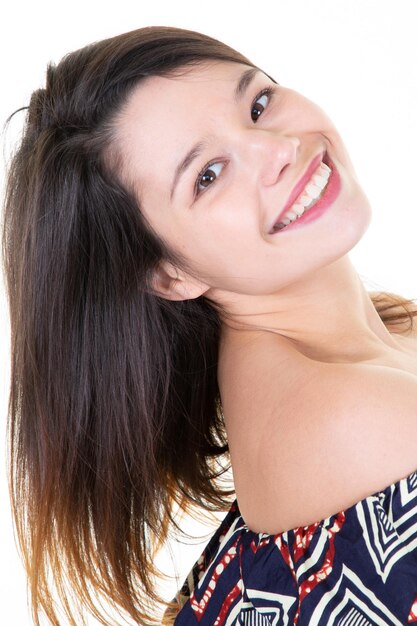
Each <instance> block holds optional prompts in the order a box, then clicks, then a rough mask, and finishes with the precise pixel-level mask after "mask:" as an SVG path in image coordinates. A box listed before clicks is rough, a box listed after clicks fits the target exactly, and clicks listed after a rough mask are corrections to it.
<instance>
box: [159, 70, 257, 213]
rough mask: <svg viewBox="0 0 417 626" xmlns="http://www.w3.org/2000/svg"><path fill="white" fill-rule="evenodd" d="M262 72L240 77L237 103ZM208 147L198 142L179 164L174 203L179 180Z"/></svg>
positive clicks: (236, 92)
mask: <svg viewBox="0 0 417 626" xmlns="http://www.w3.org/2000/svg"><path fill="white" fill-rule="evenodd" d="M260 71H261V70H260V69H258V68H257V67H251V68H250V69H248V70H245V71H244V72H243V74H241V75H240V78H239V80H238V82H237V85H236V87H235V91H234V99H235V102H239V101H240V100H242V98H243V97H244V95H245V93H246V91H247V90H248V87H249V85H250V84H251V82H252V81H253V79H254V78H255V76H256V74H257V73H258V72H260ZM206 147H207V141H198V142H197V143H196V144H194V145H193V147H192V148H191V150H189V151H188V152H187V154H186V155H185V156H184V158H183V159H182V160H181V161H180V162H179V163H178V165H177V167H176V168H175V172H174V177H173V180H172V185H171V193H170V199H171V201H172V198H173V195H174V192H175V189H176V186H177V184H178V181H179V179H180V178H181V176H182V175H183V174H184V172H185V171H186V170H187V169H188V168H189V167H190V165H191V163H192V162H193V161H195V159H196V158H197V157H199V156H200V154H201V153H202V152H203V150H204V149H205V148H206Z"/></svg>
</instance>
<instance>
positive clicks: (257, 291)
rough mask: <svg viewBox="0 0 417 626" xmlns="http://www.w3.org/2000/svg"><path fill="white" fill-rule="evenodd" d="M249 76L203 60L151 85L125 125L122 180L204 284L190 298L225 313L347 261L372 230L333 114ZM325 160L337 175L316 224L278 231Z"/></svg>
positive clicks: (136, 98)
mask: <svg viewBox="0 0 417 626" xmlns="http://www.w3.org/2000/svg"><path fill="white" fill-rule="evenodd" d="M248 69H249V70H251V68H248V66H246V65H242V64H238V63H229V62H227V63H226V62H206V63H204V64H201V65H199V66H197V67H194V68H192V69H187V70H185V71H184V72H183V73H182V74H181V75H179V76H172V77H169V78H162V77H151V78H149V79H146V80H145V81H144V82H143V83H141V84H140V85H139V86H138V87H137V88H136V90H135V91H134V92H133V94H132V95H131V97H130V99H129V101H128V103H127V106H126V107H125V109H124V111H123V114H122V116H121V118H120V121H119V123H118V144H119V149H121V151H122V156H123V162H124V174H125V176H126V177H127V178H128V180H129V181H131V182H133V185H134V187H135V189H136V191H137V194H138V198H139V200H140V206H141V210H142V211H143V213H144V214H145V215H146V217H147V219H148V220H149V221H150V223H151V224H152V226H153V227H154V228H155V230H156V231H157V233H158V234H159V235H160V236H162V237H163V238H164V239H165V240H166V241H167V242H168V243H169V244H170V245H171V246H172V247H173V248H174V249H175V250H177V251H179V252H180V253H182V254H183V255H184V256H185V257H186V258H187V259H188V260H189V261H190V263H191V266H192V267H193V269H194V270H195V272H196V274H197V275H198V277H199V279H200V281H201V282H200V283H199V287H197V286H196V285H194V288H193V289H194V290H193V289H191V288H190V291H189V297H196V296H198V295H200V294H201V293H204V292H206V295H210V296H211V297H213V298H214V299H216V294H217V299H218V300H222V301H223V303H225V302H227V301H228V299H229V300H230V298H231V297H235V295H236V294H248V295H259V296H260V295H269V294H275V293H278V292H279V290H280V289H282V288H283V287H285V286H287V285H289V284H290V283H294V282H296V281H299V280H302V279H304V278H306V277H307V276H308V275H309V274H310V273H311V272H312V271H315V270H317V269H319V268H320V267H322V266H324V265H326V264H329V263H331V262H333V261H335V260H337V259H338V258H340V257H341V256H342V255H344V254H346V253H347V252H348V251H349V250H350V249H351V248H352V247H353V246H354V245H355V244H356V243H357V241H358V240H359V239H360V238H361V236H362V235H363V233H364V232H365V230H366V228H367V226H368V224H369V221H370V207H369V203H368V200H367V198H366V196H365V195H364V193H363V191H362V189H361V187H360V185H359V183H358V181H357V179H356V176H355V172H354V169H353V166H352V164H351V162H350V159H349V156H348V154H347V152H346V149H345V147H344V145H343V143H342V140H341V138H340V136H339V134H338V132H337V130H336V128H335V127H334V126H333V124H332V122H331V121H330V119H329V118H328V117H327V115H326V114H325V113H324V112H323V111H322V109H321V108H319V107H318V106H317V105H316V104H314V103H313V102H311V101H310V100H308V99H307V98H305V97H303V96H302V95H300V94H299V93H297V92H295V91H293V90H291V89H288V88H286V87H282V86H280V85H276V84H275V83H273V81H271V80H270V79H269V78H268V77H267V76H266V75H265V74H263V73H262V72H260V71H255V72H252V71H250V74H247V72H248ZM242 77H243V80H242ZM239 81H241V82H239ZM238 86H239V89H238V91H236V90H237V87H238ZM265 90H266V91H265ZM325 152H327V154H328V157H329V158H330V159H331V161H332V163H333V165H332V167H333V166H334V167H335V168H336V169H337V173H338V176H339V177H340V190H339V192H338V194H337V196H336V197H335V198H334V199H333V201H332V202H331V203H330V205H329V207H328V208H327V209H326V210H325V211H324V212H323V213H322V214H321V215H318V216H317V217H315V219H311V218H309V219H310V221H309V220H304V223H303V222H302V221H300V222H298V221H296V222H295V223H294V224H293V226H290V227H287V228H284V229H282V230H278V231H274V230H273V225H274V224H275V223H276V222H277V221H278V220H277V218H278V216H279V215H280V213H281V212H282V210H283V209H284V207H285V206H286V204H287V202H288V201H289V199H290V195H291V193H292V192H293V190H294V188H295V186H296V184H297V183H298V181H300V179H301V178H302V177H303V175H304V174H305V173H306V172H307V170H308V169H309V168H310V167H311V165H312V163H313V161H314V160H315V159H316V161H315V162H316V163H318V162H320V161H321V158H320V157H321V155H322V154H323V153H325ZM303 186H304V185H303ZM297 195H298V194H297ZM310 210H311V209H310ZM311 215H313V214H312V213H311Z"/></svg>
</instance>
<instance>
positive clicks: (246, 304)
mask: <svg viewBox="0 0 417 626" xmlns="http://www.w3.org/2000/svg"><path fill="white" fill-rule="evenodd" d="M236 296H237V297H236V299H234V300H233V302H232V303H231V302H230V301H229V302H228V306H227V307H226V308H227V310H228V313H229V314H230V315H231V318H230V321H226V322H225V325H226V327H227V328H225V329H224V330H225V332H226V333H235V332H236V331H240V332H241V331H244V330H264V331H267V332H273V333H277V334H279V335H280V336H281V337H284V338H286V339H287V340H288V342H289V343H291V344H292V345H293V346H295V347H296V349H298V350H299V351H300V352H303V353H304V354H306V355H307V356H309V357H311V358H315V359H317V360H320V359H323V360H326V361H340V360H343V361H350V362H354V361H365V360H369V359H372V358H376V357H378V356H379V355H381V354H382V353H383V352H386V351H387V350H392V349H394V350H401V344H400V343H399V342H398V341H397V340H396V339H395V337H393V336H392V335H391V334H390V333H389V331H388V330H387V329H386V327H385V325H384V323H383V322H382V320H381V319H380V317H379V315H378V313H377V311H376V310H375V307H374V305H373V303H372V300H371V298H370V296H369V294H368V292H367V291H366V289H365V287H364V286H363V284H362V281H361V279H360V277H359V276H358V274H357V272H356V271H355V269H354V267H353V266H352V264H351V262H350V259H349V258H348V256H344V257H342V258H341V259H339V260H337V261H336V262H334V263H332V264H330V265H327V266H325V267H323V268H321V269H320V270H319V271H315V272H314V274H311V275H309V276H308V277H305V278H304V279H303V280H302V281H299V282H297V283H296V284H292V285H290V286H288V287H285V288H284V289H282V290H280V291H279V293H276V294H272V295H267V296H261V297H259V296H247V295H244V296H242V294H239V295H237V294H236ZM242 314H243V317H242ZM242 319H244V323H243V322H242Z"/></svg>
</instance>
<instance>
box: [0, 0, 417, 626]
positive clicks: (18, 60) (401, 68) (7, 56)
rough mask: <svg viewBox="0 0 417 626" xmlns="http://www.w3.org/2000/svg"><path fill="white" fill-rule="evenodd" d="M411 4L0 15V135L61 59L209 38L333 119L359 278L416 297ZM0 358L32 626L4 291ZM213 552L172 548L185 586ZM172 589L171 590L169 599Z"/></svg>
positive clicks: (8, 547) (47, 9) (2, 522)
mask: <svg viewBox="0 0 417 626" xmlns="http://www.w3.org/2000/svg"><path fill="white" fill-rule="evenodd" d="M415 4H416V3H415V2H414V0H396V2H395V3H394V2H392V0H390V1H388V0H343V1H342V0H339V1H338V0H320V1H319V2H313V1H311V2H308V0H286V1H284V0H276V1H264V2H262V1H259V2H254V0H251V1H248V2H245V1H244V0H240V1H237V2H236V1H234V0H228V1H227V0H222V1H221V2H219V1H218V0H211V1H210V2H204V3H203V2H191V1H190V2H186V1H181V0H176V1H175V2H169V1H167V2H163V1H160V0H152V1H151V2H146V3H144V2H140V0H137V1H136V2H129V1H127V0H118V1H117V2H114V1H112V2H105V1H104V0H102V1H100V2H98V1H97V0H92V1H90V2H89V1H88V0H83V1H82V2H81V1H80V0H73V1H72V2H66V3H64V2H61V1H60V0H55V1H54V2H52V1H49V0H37V1H36V2H33V1H29V0H25V1H22V0H21V1H20V2H15V3H13V4H8V6H7V8H6V9H4V8H3V9H2V12H1V25H0V64H1V98H0V125H1V126H2V125H3V123H4V121H5V119H6V118H7V116H8V115H10V114H11V113H12V112H13V111H14V110H15V109H17V108H19V107H21V106H24V105H26V104H28V101H29V96H30V93H31V92H32V91H33V90H34V89H36V88H38V87H39V86H41V85H42V84H43V79H44V72H45V68H46V63H47V62H48V61H49V60H54V61H58V60H59V59H60V57H61V56H62V55H63V54H65V53H66V52H69V51H71V50H73V49H75V48H78V47H80V46H83V45H84V44H87V43H90V42H91V41H94V40H97V39H101V38H104V37H108V36H112V35H116V34H119V33H120V32H123V31H127V30H132V29H134V28H138V27H141V26H147V25H172V26H180V27H183V28H190V29H194V30H200V31H202V32H205V33H207V34H209V35H212V36H214V37H217V38H218V39H221V40H224V41H225V42H226V43H228V44H229V45H231V46H233V47H235V48H236V49H238V50H239V51H241V52H242V53H243V54H245V55H246V56H248V57H249V58H250V59H251V60H252V61H254V62H255V63H256V64H257V65H259V66H260V67H261V68H263V69H264V70H265V71H266V72H267V73H269V74H271V75H272V76H274V77H275V78H276V80H278V82H279V83H281V84H283V85H285V86H288V87H291V88H293V89H295V90H298V91H300V92H301V93H303V94H304V95H306V96H307V97H309V98H310V99H311V100H313V101H315V102H317V103H318V104H320V105H321V106H322V108H324V110H325V111H326V112H327V113H328V114H329V115H330V117H331V118H332V120H333V122H334V123H335V124H336V126H337V127H338V129H339V131H340V133H341V135H342V137H343V138H344V141H345V143H346V145H347V148H348V150H349V152H350V155H351V157H352V161H353V163H354V165H355V169H356V172H357V174H358V177H359V179H360V181H361V183H362V186H363V189H364V190H365V192H366V194H367V196H368V198H369V199H370V201H371V205H372V207H373V220H372V223H371V226H370V227H369V229H368V231H367V233H366V235H365V236H364V238H363V240H362V241H361V242H360V243H359V244H358V245H357V247H356V248H355V249H354V250H353V251H352V253H351V258H352V260H353V262H354V264H355V267H356V268H357V270H358V272H359V274H360V275H361V276H362V277H363V278H364V279H365V281H366V282H367V284H368V286H369V287H371V288H373V287H375V288H378V287H381V288H385V289H390V290H392V291H394V292H397V293H400V294H402V295H404V296H408V297H417V280H416V277H415V270H416V260H417V247H416V246H415V240H416V226H417V219H416V217H415V215H416V212H417V197H416V196H417V194H416V190H415V181H416V172H417V155H416V145H417V121H416V120H417V115H416V111H417V76H416V69H415V68H416V65H417V63H416V62H417V38H416V36H415V25H416V23H417V20H416V16H415V13H414V11H415ZM21 122H22V114H18V115H17V116H16V117H15V119H14V121H13V122H12V124H11V126H10V129H9V131H8V133H7V135H6V136H5V137H3V150H4V152H5V155H6V157H7V153H8V150H9V148H10V146H11V145H12V144H13V141H15V138H16V137H17V136H18V133H19V131H20V128H21ZM2 169H3V162H2ZM0 182H2V181H0ZM0 357H1V359H0V426H1V430H0V511H1V515H0V563H1V565H0V623H1V624H4V625H7V626H26V625H28V624H30V623H31V622H30V619H29V617H28V611H27V608H26V596H25V581H24V576H23V571H22V567H21V565H20V562H19V560H18V557H17V553H16V549H15V547H14V543H13V534H12V529H11V521H10V513H9V505H8V499H7V485H6V477H5V469H4V468H5V457H4V432H5V419H6V398H7V390H8V384H9V372H8V322H7V314H6V303H5V298H4V291H3V288H2V287H1V284H0ZM416 467H417V450H416ZM200 530H201V529H200ZM206 541H207V537H205V539H204V540H203V541H202V542H200V544H197V545H195V546H194V547H192V548H188V549H186V548H185V547H184V546H180V547H179V548H178V547H177V548H176V552H175V554H176V557H175V558H176V565H177V569H178V571H179V577H180V578H182V577H183V576H184V575H185V574H186V573H187V572H188V569H189V567H190V566H191V564H192V562H193V561H194V559H195V558H196V557H197V556H198V555H199V554H200V552H201V550H202V547H203V544H205V543H206ZM175 587H176V583H175V582H174V583H172V585H171V588H170V589H172V591H174V589H175ZM167 594H168V595H170V591H167Z"/></svg>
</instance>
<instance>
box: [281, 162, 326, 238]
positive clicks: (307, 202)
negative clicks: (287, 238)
mask: <svg viewBox="0 0 417 626" xmlns="http://www.w3.org/2000/svg"><path fill="white" fill-rule="evenodd" d="M331 171H332V170H331V169H330V167H329V166H328V165H326V164H325V163H320V165H319V166H318V168H317V169H316V171H315V172H314V174H313V175H312V177H311V178H310V180H309V181H308V183H307V185H306V186H305V188H304V189H303V191H302V192H301V194H300V195H299V196H298V198H297V199H296V201H295V202H294V204H293V205H292V207H291V209H289V210H288V211H287V212H286V213H285V215H284V217H283V218H282V219H281V221H280V222H279V224H275V226H274V230H281V228H284V226H288V224H290V223H291V222H293V221H294V220H296V219H298V218H299V217H301V215H303V213H304V212H305V211H308V210H309V209H310V208H311V207H312V206H313V205H314V204H315V203H316V200H317V199H318V198H319V197H320V196H321V194H322V193H323V190H324V189H325V187H326V186H327V183H328V180H329V178H330V174H331Z"/></svg>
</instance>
